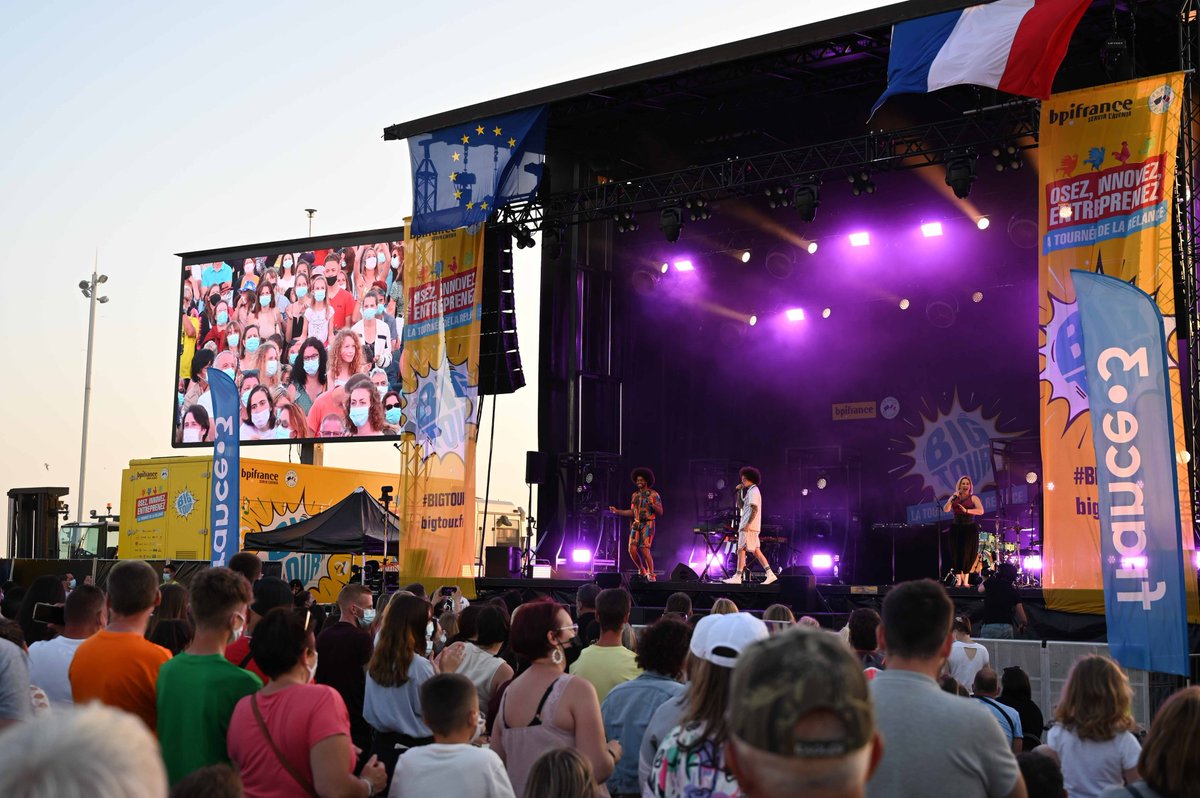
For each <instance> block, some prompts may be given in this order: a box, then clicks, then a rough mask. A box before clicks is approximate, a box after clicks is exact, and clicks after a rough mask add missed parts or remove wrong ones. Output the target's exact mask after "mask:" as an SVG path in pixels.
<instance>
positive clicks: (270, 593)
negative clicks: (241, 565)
mask: <svg viewBox="0 0 1200 798" xmlns="http://www.w3.org/2000/svg"><path fill="white" fill-rule="evenodd" d="M242 578H243V579H245V577H244V576H243V577H242ZM251 590H252V591H253V593H254V603H253V604H251V605H250V614H249V615H248V616H247V618H246V632H245V634H243V635H242V636H241V637H239V638H238V639H237V640H235V641H233V642H232V643H230V644H229V645H228V646H226V647H225V659H227V660H229V661H230V662H232V663H233V664H234V665H237V666H238V667H239V668H245V669H246V670H248V671H250V672H251V673H253V674H254V675H256V676H258V678H260V679H262V680H263V682H264V683H265V682H266V681H267V675H266V674H265V673H264V672H263V671H262V669H261V668H259V667H258V663H256V662H255V661H254V656H253V655H252V654H251V653H250V640H251V639H252V637H253V636H254V630H255V629H256V628H257V626H258V624H259V622H260V621H261V620H262V619H263V618H264V617H265V616H266V614H267V613H268V612H270V611H271V610H273V609H275V608H276V607H290V606H291V605H292V591H291V590H290V589H289V588H288V586H287V584H286V583H285V582H284V581H283V580H282V579H280V578H279V577H277V576H264V577H262V578H261V579H256V580H255V581H254V582H253V584H252V586H251Z"/></svg>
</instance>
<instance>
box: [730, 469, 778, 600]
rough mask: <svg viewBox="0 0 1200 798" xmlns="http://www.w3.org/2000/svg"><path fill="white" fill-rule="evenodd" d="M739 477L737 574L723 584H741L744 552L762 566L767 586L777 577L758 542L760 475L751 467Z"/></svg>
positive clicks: (764, 582) (760, 505)
mask: <svg viewBox="0 0 1200 798" xmlns="http://www.w3.org/2000/svg"><path fill="white" fill-rule="evenodd" d="M739 475H740V476H741V478H742V482H741V485H742V513H741V517H740V518H739V520H738V540H737V572H736V573H735V574H734V575H733V576H731V577H729V578H728V579H726V580H725V583H726V584H730V585H740V584H741V583H742V573H743V572H744V571H745V569H746V552H747V551H749V552H750V553H751V554H753V555H754V556H755V558H756V559H757V560H758V561H759V563H761V564H762V567H763V570H764V571H765V572H766V574H767V578H766V579H764V580H763V584H764V585H769V584H771V583H772V582H774V581H775V580H776V579H778V578H779V577H778V576H776V575H775V572H774V571H772V570H771V565H770V564H769V563H768V562H767V557H766V555H765V554H763V553H762V548H761V547H760V545H759V540H758V533H759V530H760V529H762V492H761V491H760V490H759V489H758V483H759V482H760V481H761V480H762V475H761V474H760V473H759V471H758V469H757V468H753V467H751V466H746V467H745V468H743V469H742V470H741V472H740V474H739Z"/></svg>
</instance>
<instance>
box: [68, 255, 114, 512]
mask: <svg viewBox="0 0 1200 798" xmlns="http://www.w3.org/2000/svg"><path fill="white" fill-rule="evenodd" d="M99 266H100V254H99V253H97V254H96V263H95V265H94V266H92V279H91V280H80V281H79V290H80V292H81V293H82V294H83V295H84V296H85V297H87V298H88V305H89V308H90V309H89V311H88V343H87V368H86V369H85V370H84V372H83V441H82V443H80V444H79V495H78V496H76V497H75V523H77V524H81V523H83V484H84V478H85V477H86V475H87V441H88V408H89V407H90V406H91V403H92V343H93V341H94V340H95V337H96V303H97V302H99V303H100V304H102V305H103V304H104V303H105V302H107V301H108V297H106V296H101V297H98V296H96V288H97V286H99V285H100V284H101V283H106V282H108V275H107V274H97V273H96V271H97V269H98V268H99Z"/></svg>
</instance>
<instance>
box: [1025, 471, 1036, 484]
mask: <svg viewBox="0 0 1200 798" xmlns="http://www.w3.org/2000/svg"><path fill="white" fill-rule="evenodd" d="M1025 481H1026V482H1027V483H1029V484H1030V485H1032V484H1033V483H1035V482H1037V472H1036V471H1026V472H1025Z"/></svg>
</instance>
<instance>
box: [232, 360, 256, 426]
mask: <svg viewBox="0 0 1200 798" xmlns="http://www.w3.org/2000/svg"><path fill="white" fill-rule="evenodd" d="M235 381H236V382H237V386H238V395H239V397H240V404H241V417H240V421H241V423H242V424H248V423H250V391H251V390H253V389H254V388H255V387H257V386H258V384H259V383H258V372H257V371H254V370H253V369H251V370H250V371H241V372H238V375H237V377H236V378H235Z"/></svg>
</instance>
